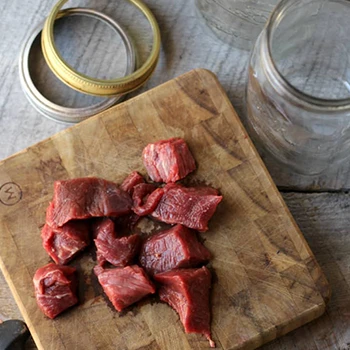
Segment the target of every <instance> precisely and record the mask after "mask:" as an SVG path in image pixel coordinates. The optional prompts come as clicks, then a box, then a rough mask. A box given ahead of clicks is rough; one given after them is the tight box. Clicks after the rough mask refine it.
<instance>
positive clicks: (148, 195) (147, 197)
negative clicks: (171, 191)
mask: <svg viewBox="0 0 350 350" xmlns="http://www.w3.org/2000/svg"><path fill="white" fill-rule="evenodd" d="M163 194H164V190H163V188H157V187H156V186H155V185H152V184H139V185H136V186H135V187H134V193H133V195H132V199H133V207H132V210H133V211H134V213H136V214H137V215H139V216H145V215H149V214H151V213H152V212H153V211H154V210H155V209H156V207H157V205H158V203H159V201H160V200H161V198H162V197H163Z"/></svg>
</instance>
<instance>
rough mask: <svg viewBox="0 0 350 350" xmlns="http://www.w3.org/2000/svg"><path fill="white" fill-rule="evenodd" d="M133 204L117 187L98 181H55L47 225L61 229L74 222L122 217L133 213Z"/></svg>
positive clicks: (88, 178) (89, 178) (79, 179)
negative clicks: (105, 217)
mask: <svg viewBox="0 0 350 350" xmlns="http://www.w3.org/2000/svg"><path fill="white" fill-rule="evenodd" d="M131 206H132V200H131V197H130V195H129V194H128V193H126V192H125V191H123V190H121V189H120V188H119V187H118V186H117V185H116V184H115V183H113V182H110V181H106V180H103V179H99V178H94V177H86V178H78V179H72V180H65V181H55V183H54V196H53V200H52V202H51V203H50V206H49V208H48V210H47V213H46V223H47V224H48V225H49V226H51V227H61V226H63V225H64V224H65V223H66V222H68V221H70V220H73V219H86V218H90V217H102V216H121V215H124V214H128V213H130V212H131Z"/></svg>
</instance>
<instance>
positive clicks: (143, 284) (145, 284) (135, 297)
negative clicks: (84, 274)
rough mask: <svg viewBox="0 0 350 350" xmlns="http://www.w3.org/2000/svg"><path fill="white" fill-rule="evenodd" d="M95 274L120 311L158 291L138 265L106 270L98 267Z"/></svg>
mask: <svg viewBox="0 0 350 350" xmlns="http://www.w3.org/2000/svg"><path fill="white" fill-rule="evenodd" d="M94 272H95V274H96V276H97V278H98V281H99V282H100V284H101V286H102V288H103V290H104V292H105V293H106V295H107V297H108V298H109V300H110V301H111V303H112V304H113V306H114V307H115V308H116V310H118V311H122V310H123V309H124V308H126V307H128V306H129V305H131V304H134V303H136V302H137V301H139V300H141V299H142V298H144V297H145V296H146V295H148V294H154V293H155V291H156V289H155V287H154V285H153V283H152V282H151V281H150V280H149V278H148V277H147V275H146V273H145V271H144V270H143V269H142V268H141V267H139V266H137V265H133V266H127V267H124V268H116V269H106V270H105V269H103V268H102V267H100V266H96V267H95V268H94Z"/></svg>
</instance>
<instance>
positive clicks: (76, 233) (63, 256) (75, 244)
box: [41, 221, 90, 265]
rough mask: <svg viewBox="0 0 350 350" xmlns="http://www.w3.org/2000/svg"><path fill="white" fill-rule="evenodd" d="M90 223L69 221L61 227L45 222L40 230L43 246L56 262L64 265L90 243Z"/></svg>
mask: <svg viewBox="0 0 350 350" xmlns="http://www.w3.org/2000/svg"><path fill="white" fill-rule="evenodd" d="M89 230H90V223H89V222H86V221H69V222H67V223H66V224H64V225H63V226H62V227H57V228H52V227H50V226H49V225H48V224H45V225H44V227H43V229H42V231H41V238H42V241H43V247H44V249H45V250H46V251H47V253H48V254H49V255H50V257H51V258H52V260H53V261H54V262H55V263H56V264H61V265H65V264H67V263H68V262H69V261H71V260H72V259H73V258H74V257H75V256H76V255H77V254H78V253H79V252H80V251H82V250H83V249H85V248H86V247H87V246H88V245H89V244H90V237H89Z"/></svg>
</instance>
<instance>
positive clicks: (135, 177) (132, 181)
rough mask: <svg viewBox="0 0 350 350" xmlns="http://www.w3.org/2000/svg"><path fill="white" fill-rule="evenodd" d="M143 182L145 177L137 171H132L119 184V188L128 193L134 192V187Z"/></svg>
mask: <svg viewBox="0 0 350 350" xmlns="http://www.w3.org/2000/svg"><path fill="white" fill-rule="evenodd" d="M144 182H145V179H144V178H143V177H142V175H140V174H139V173H138V172H137V171H133V172H132V173H131V174H130V175H129V176H128V177H127V178H126V179H125V180H124V181H123V183H122V184H121V185H120V188H121V189H122V190H123V191H125V192H128V193H129V194H130V195H132V193H133V192H134V187H135V186H136V185H138V184H142V183H144Z"/></svg>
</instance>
